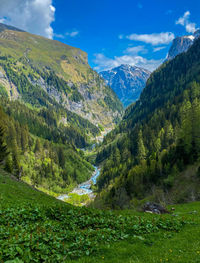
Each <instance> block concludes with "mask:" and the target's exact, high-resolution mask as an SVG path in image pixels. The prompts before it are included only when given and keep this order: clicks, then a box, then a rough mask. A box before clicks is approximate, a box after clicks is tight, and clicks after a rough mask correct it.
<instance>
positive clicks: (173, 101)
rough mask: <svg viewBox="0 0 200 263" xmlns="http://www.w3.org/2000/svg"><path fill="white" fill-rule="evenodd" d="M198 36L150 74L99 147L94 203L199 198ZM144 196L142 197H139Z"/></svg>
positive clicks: (119, 204) (131, 203)
mask: <svg viewBox="0 0 200 263" xmlns="http://www.w3.org/2000/svg"><path fill="white" fill-rule="evenodd" d="M199 61H200V40H197V41H196V42H195V43H194V44H193V46H192V47H191V48H190V49H189V50H188V52H187V53H183V54H180V55H178V56H177V57H176V58H175V59H174V60H172V61H170V62H166V63H165V64H163V65H162V66H161V67H160V68H159V69H157V70H156V71H155V72H154V73H153V74H152V75H151V76H150V78H149V80H148V82H147V85H146V88H145V89H144V91H143V92H142V94H141V97H140V99H139V100H138V101H137V102H136V103H135V104H133V105H131V106H130V107H129V108H128V109H127V110H126V113H125V115H124V118H123V121H122V122H121V123H120V124H119V126H118V127H117V128H116V129H115V130H114V131H113V132H111V133H110V134H108V135H107V137H106V138H105V140H104V142H103V144H102V145H101V146H100V148H99V153H98V155H97V158H96V162H97V164H102V165H103V167H102V172H101V176H100V178H99V180H98V190H99V195H98V198H97V199H96V205H97V206H102V205H103V206H111V207H115V208H117V207H118V208H123V207H131V206H132V207H134V206H135V205H137V204H138V202H143V201H144V200H145V198H148V199H152V200H154V201H157V202H165V203H166V202H171V203H175V202H185V201H192V200H198V199H199V198H200V188H199V182H200V177H199V176H200V169H199V157H200V156H199V154H200V77H199V76H200V63H199ZM142 200H143V201H142Z"/></svg>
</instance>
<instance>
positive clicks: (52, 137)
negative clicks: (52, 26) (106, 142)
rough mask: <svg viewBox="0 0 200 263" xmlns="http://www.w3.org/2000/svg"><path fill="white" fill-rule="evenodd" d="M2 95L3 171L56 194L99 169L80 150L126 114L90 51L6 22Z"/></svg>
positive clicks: (0, 57)
mask: <svg viewBox="0 0 200 263" xmlns="http://www.w3.org/2000/svg"><path fill="white" fill-rule="evenodd" d="M0 96H1V100H0V106H1V109H0V116H1V119H0V122H1V125H2V127H3V129H4V132H5V138H4V139H5V142H6V144H7V145H8V152H9V155H8V156H7V157H6V160H5V169H6V170H7V171H9V172H10V173H13V174H14V175H16V177H17V178H20V179H21V178H22V179H23V180H24V181H26V182H28V183H29V184H31V185H34V186H35V187H37V188H39V189H42V190H43V191H47V192H48V193H51V194H55V193H56V194H57V193H60V192H68V191H69V190H70V189H72V188H73V187H75V185H76V184H78V183H81V182H84V181H86V180H87V179H88V178H89V177H90V176H91V174H92V172H93V170H94V168H93V167H92V165H91V164H90V163H89V162H88V161H87V160H86V157H85V156H84V153H83V152H82V151H81V150H79V149H80V148H85V147H87V146H89V145H91V144H92V143H94V142H95V138H96V137H98V136H100V134H101V132H102V131H103V130H105V131H106V130H107V129H111V128H112V127H113V126H114V125H115V122H118V121H119V119H120V118H121V114H122V111H123V107H122V104H121V102H120V101H119V99H118V98H117V96H116V95H115V93H114V92H113V91H112V89H111V88H110V87H108V86H106V85H105V84H104V81H103V80H102V79H101V78H100V76H99V75H98V74H97V73H96V72H95V71H93V70H92V69H91V68H90V66H89V65H88V62H87V54H86V53H85V52H83V51H81V50H80V49H77V48H74V47H70V46H67V45H65V44H63V43H61V42H58V41H54V40H49V39H46V38H44V37H41V36H36V35H32V34H30V33H27V32H24V31H22V30H19V29H16V28H13V27H10V26H7V25H3V24H0Z"/></svg>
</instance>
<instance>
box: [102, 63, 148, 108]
mask: <svg viewBox="0 0 200 263" xmlns="http://www.w3.org/2000/svg"><path fill="white" fill-rule="evenodd" d="M150 74H151V72H149V71H148V70H146V69H143V68H140V67H136V66H130V65H126V64H122V65H121V66H119V67H116V68H113V69H111V70H108V71H102V72H100V75H101V76H102V77H103V78H104V79H105V81H106V84H108V85H110V87H111V88H112V89H113V90H114V92H115V93H116V94H117V96H118V98H119V99H120V100H121V102H122V103H123V105H124V106H125V107H127V106H128V105H130V104H131V103H133V102H135V101H136V100H137V99H138V98H139V96H140V94H141V92H142V90H143V88H144V87H145V84H146V81H147V79H148V78H149V76H150Z"/></svg>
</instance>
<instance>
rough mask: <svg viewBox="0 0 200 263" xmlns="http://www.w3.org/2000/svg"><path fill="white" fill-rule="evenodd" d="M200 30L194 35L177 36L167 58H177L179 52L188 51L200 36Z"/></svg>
mask: <svg viewBox="0 0 200 263" xmlns="http://www.w3.org/2000/svg"><path fill="white" fill-rule="evenodd" d="M199 36H200V30H197V31H196V32H195V33H194V34H193V35H189V36H182V37H177V38H175V39H174V40H173V43H172V46H171V48H170V50H169V53H168V56H167V60H171V59H173V58H175V57H176V56H177V55H178V54H180V53H183V52H186V51H187V50H188V49H189V48H190V47H191V45H192V44H193V43H194V41H195V40H196V39H197V38H199Z"/></svg>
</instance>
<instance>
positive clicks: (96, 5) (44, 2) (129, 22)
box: [0, 0, 200, 71]
mask: <svg viewBox="0 0 200 263" xmlns="http://www.w3.org/2000/svg"><path fill="white" fill-rule="evenodd" d="M199 13H200V1H199V0H190V1H189V0H182V1H181V0H138V1H137V0H136V1H134V0H117V1H116V0H1V1H0V22H3V23H7V24H11V25H14V26H17V27H19V28H22V29H24V30H27V31H29V32H31V33H35V34H39V35H43V36H46V37H49V38H52V39H57V40H59V41H62V42H64V43H66V44H68V45H72V46H74V47H78V48H81V49H82V50H84V51H86V52H87V53H88V59H89V64H90V65H91V66H92V67H93V68H94V69H96V70H97V71H101V70H104V69H109V68H112V67H115V66H118V65H120V64H122V63H127V64H131V65H137V66H142V67H144V68H147V69H149V70H151V71H152V70H154V69H155V68H156V67H157V66H158V65H159V64H160V63H161V62H162V61H163V60H164V59H165V57H166V55H167V52H168V50H169V47H170V45H171V42H172V40H173V38H174V37H175V36H181V35H185V34H188V35H189V34H192V33H193V32H194V31H195V30H196V29H197V28H198V27H200V15H199Z"/></svg>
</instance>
